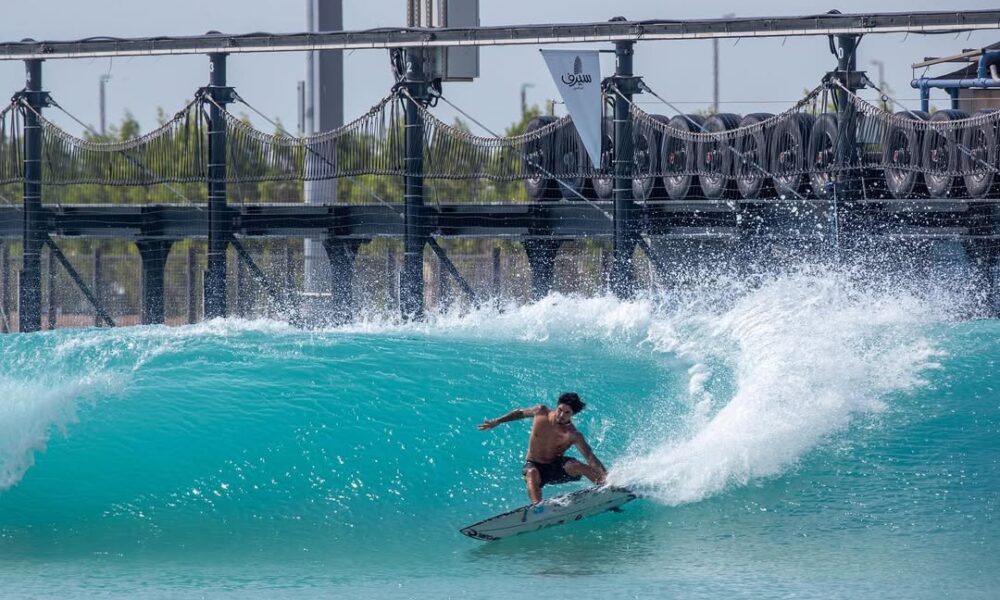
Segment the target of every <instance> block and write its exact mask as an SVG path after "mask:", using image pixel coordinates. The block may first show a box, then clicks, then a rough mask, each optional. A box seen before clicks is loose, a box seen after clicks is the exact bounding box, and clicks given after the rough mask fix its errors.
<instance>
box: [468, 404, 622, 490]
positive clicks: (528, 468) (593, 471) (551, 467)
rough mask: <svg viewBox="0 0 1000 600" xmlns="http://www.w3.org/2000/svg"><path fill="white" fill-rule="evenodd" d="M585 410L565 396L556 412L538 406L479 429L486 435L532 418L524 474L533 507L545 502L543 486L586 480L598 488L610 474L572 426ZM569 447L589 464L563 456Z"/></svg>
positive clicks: (581, 435) (500, 418) (517, 412)
mask: <svg viewBox="0 0 1000 600" xmlns="http://www.w3.org/2000/svg"><path fill="white" fill-rule="evenodd" d="M585 406H586V404H584V402H583V401H582V400H580V396H578V395H577V394H576V393H574V392H566V393H564V394H562V395H560V396H559V401H558V402H557V403H556V407H555V409H550V408H549V407H548V406H545V405H544V404H539V405H538V406H534V407H532V408H520V409H517V410H513V411H511V412H509V413H507V414H506V415H504V416H502V417H499V418H496V419H487V420H486V421H483V423H482V424H480V425H479V429H480V431H486V430H489V429H493V428H494V427H496V426H497V425H499V424H501V423H507V422H510V421H517V420H520V419H527V418H528V417H532V424H531V438H530V440H529V441H528V456H527V457H526V459H525V461H524V468H523V469H522V470H521V473H522V474H523V475H524V481H525V482H526V484H527V486H528V497H529V498H531V501H532V503H538V502H541V501H542V486H544V485H546V484H550V483H551V484H556V483H566V482H569V481H579V480H580V478H581V477H584V476H585V477H587V479H589V480H591V481H593V482H594V483H595V484H601V483H604V479H605V478H606V477H607V470H606V469H605V468H604V465H603V464H601V461H600V460H598V459H597V457H596V456H594V452H593V450H591V449H590V445H589V444H588V443H587V440H586V439H584V437H583V434H582V433H580V432H579V431H578V430H577V428H576V427H574V426H573V421H572V419H573V415H575V414H577V413H578V412H580V411H581V410H583V409H584V407H585ZM570 446H576V447H577V449H578V450H579V451H580V454H582V455H583V458H584V459H585V460H586V461H587V464H583V463H581V462H580V461H578V460H576V459H575V458H570V457H568V456H564V454H565V453H566V450H568V449H569V447H570Z"/></svg>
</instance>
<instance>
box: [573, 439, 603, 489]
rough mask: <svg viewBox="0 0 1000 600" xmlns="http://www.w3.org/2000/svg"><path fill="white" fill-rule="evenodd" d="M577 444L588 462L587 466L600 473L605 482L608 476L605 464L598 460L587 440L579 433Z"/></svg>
mask: <svg viewBox="0 0 1000 600" xmlns="http://www.w3.org/2000/svg"><path fill="white" fill-rule="evenodd" d="M575 444H576V448H577V450H579V451H580V454H581V455H583V458H584V459H585V460H586V461H587V464H588V465H590V466H591V467H592V468H593V469H594V470H596V471H597V472H598V473H600V475H601V480H602V481H603V480H604V479H606V478H607V476H608V470H607V469H605V468H604V464H603V463H601V461H600V459H598V458H597V455H595V454H594V451H593V450H591V449H590V444H588V443H587V440H586V439H584V437H583V434H582V433H579V432H577V434H576V442H575Z"/></svg>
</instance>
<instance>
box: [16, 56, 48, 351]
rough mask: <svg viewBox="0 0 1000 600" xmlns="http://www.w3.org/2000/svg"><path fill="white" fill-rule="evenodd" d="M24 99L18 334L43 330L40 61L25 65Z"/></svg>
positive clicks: (41, 103)
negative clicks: (22, 211) (21, 251)
mask: <svg viewBox="0 0 1000 600" xmlns="http://www.w3.org/2000/svg"><path fill="white" fill-rule="evenodd" d="M24 66H25V80H26V81H25V87H24V99H25V101H26V102H27V104H28V106H30V107H31V109H32V110H26V111H25V115H24V229H23V234H22V239H23V240H24V256H23V260H22V263H21V274H20V283H19V286H18V287H19V290H18V320H19V322H20V331H23V332H30V331H38V330H40V329H41V328H42V259H41V257H42V246H43V245H44V244H45V239H46V233H47V232H46V231H45V225H44V223H43V222H42V214H41V212H42V126H41V123H40V122H39V121H38V114H36V113H39V114H40V113H41V112H42V108H43V107H44V106H45V104H46V102H45V92H43V91H42V61H41V60H38V59H31V60H26V61H24Z"/></svg>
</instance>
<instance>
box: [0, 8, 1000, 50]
mask: <svg viewBox="0 0 1000 600" xmlns="http://www.w3.org/2000/svg"><path fill="white" fill-rule="evenodd" d="M990 29H1000V10H969V11H933V12H932V11H928V12H911V13H869V14H822V15H811V16H793V17H750V18H732V19H701V20H650V21H608V22H598V23H575V24H535V25H511V26H492V27H473V28H441V29H414V28H379V29H369V30H364V31H336V32H319V33H284V34H281V33H261V32H257V33H247V34H238V35H230V34H221V33H211V34H206V35H196V36H162V37H149V38H113V37H91V38H86V39H81V40H70V41H40V42H39V41H33V40H25V41H21V42H6V43H3V44H0V60H27V59H55V58H96V57H110V56H163V55H172V54H211V53H216V52H224V53H233V54H236V53H247V52H293V51H310V50H338V49H339V50H355V49H366V48H403V47H438V46H509V45H523V44H570V43H581V42H617V41H643V40H692V39H715V38H754V37H787V36H809V35H844V34H869V33H954V32H962V31H974V30H990Z"/></svg>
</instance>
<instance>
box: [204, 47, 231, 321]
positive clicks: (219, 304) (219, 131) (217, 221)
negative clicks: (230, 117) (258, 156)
mask: <svg viewBox="0 0 1000 600" xmlns="http://www.w3.org/2000/svg"><path fill="white" fill-rule="evenodd" d="M209 61H210V62H209V87H208V90H207V92H208V94H209V95H210V97H211V99H212V100H213V102H210V103H209V129H208V254H207V267H206V271H205V318H206V319H213V318H217V317H225V316H226V250H227V249H228V247H229V239H230V237H231V232H230V227H229V223H228V222H227V220H226V219H227V214H228V210H227V206H226V142H227V140H226V122H225V118H224V117H223V115H222V110H221V109H220V108H219V107H221V106H225V105H226V103H227V102H229V100H230V94H229V89H228V88H227V87H226V55H225V54H222V53H218V54H210V55H209ZM217 105H218V106H217Z"/></svg>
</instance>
